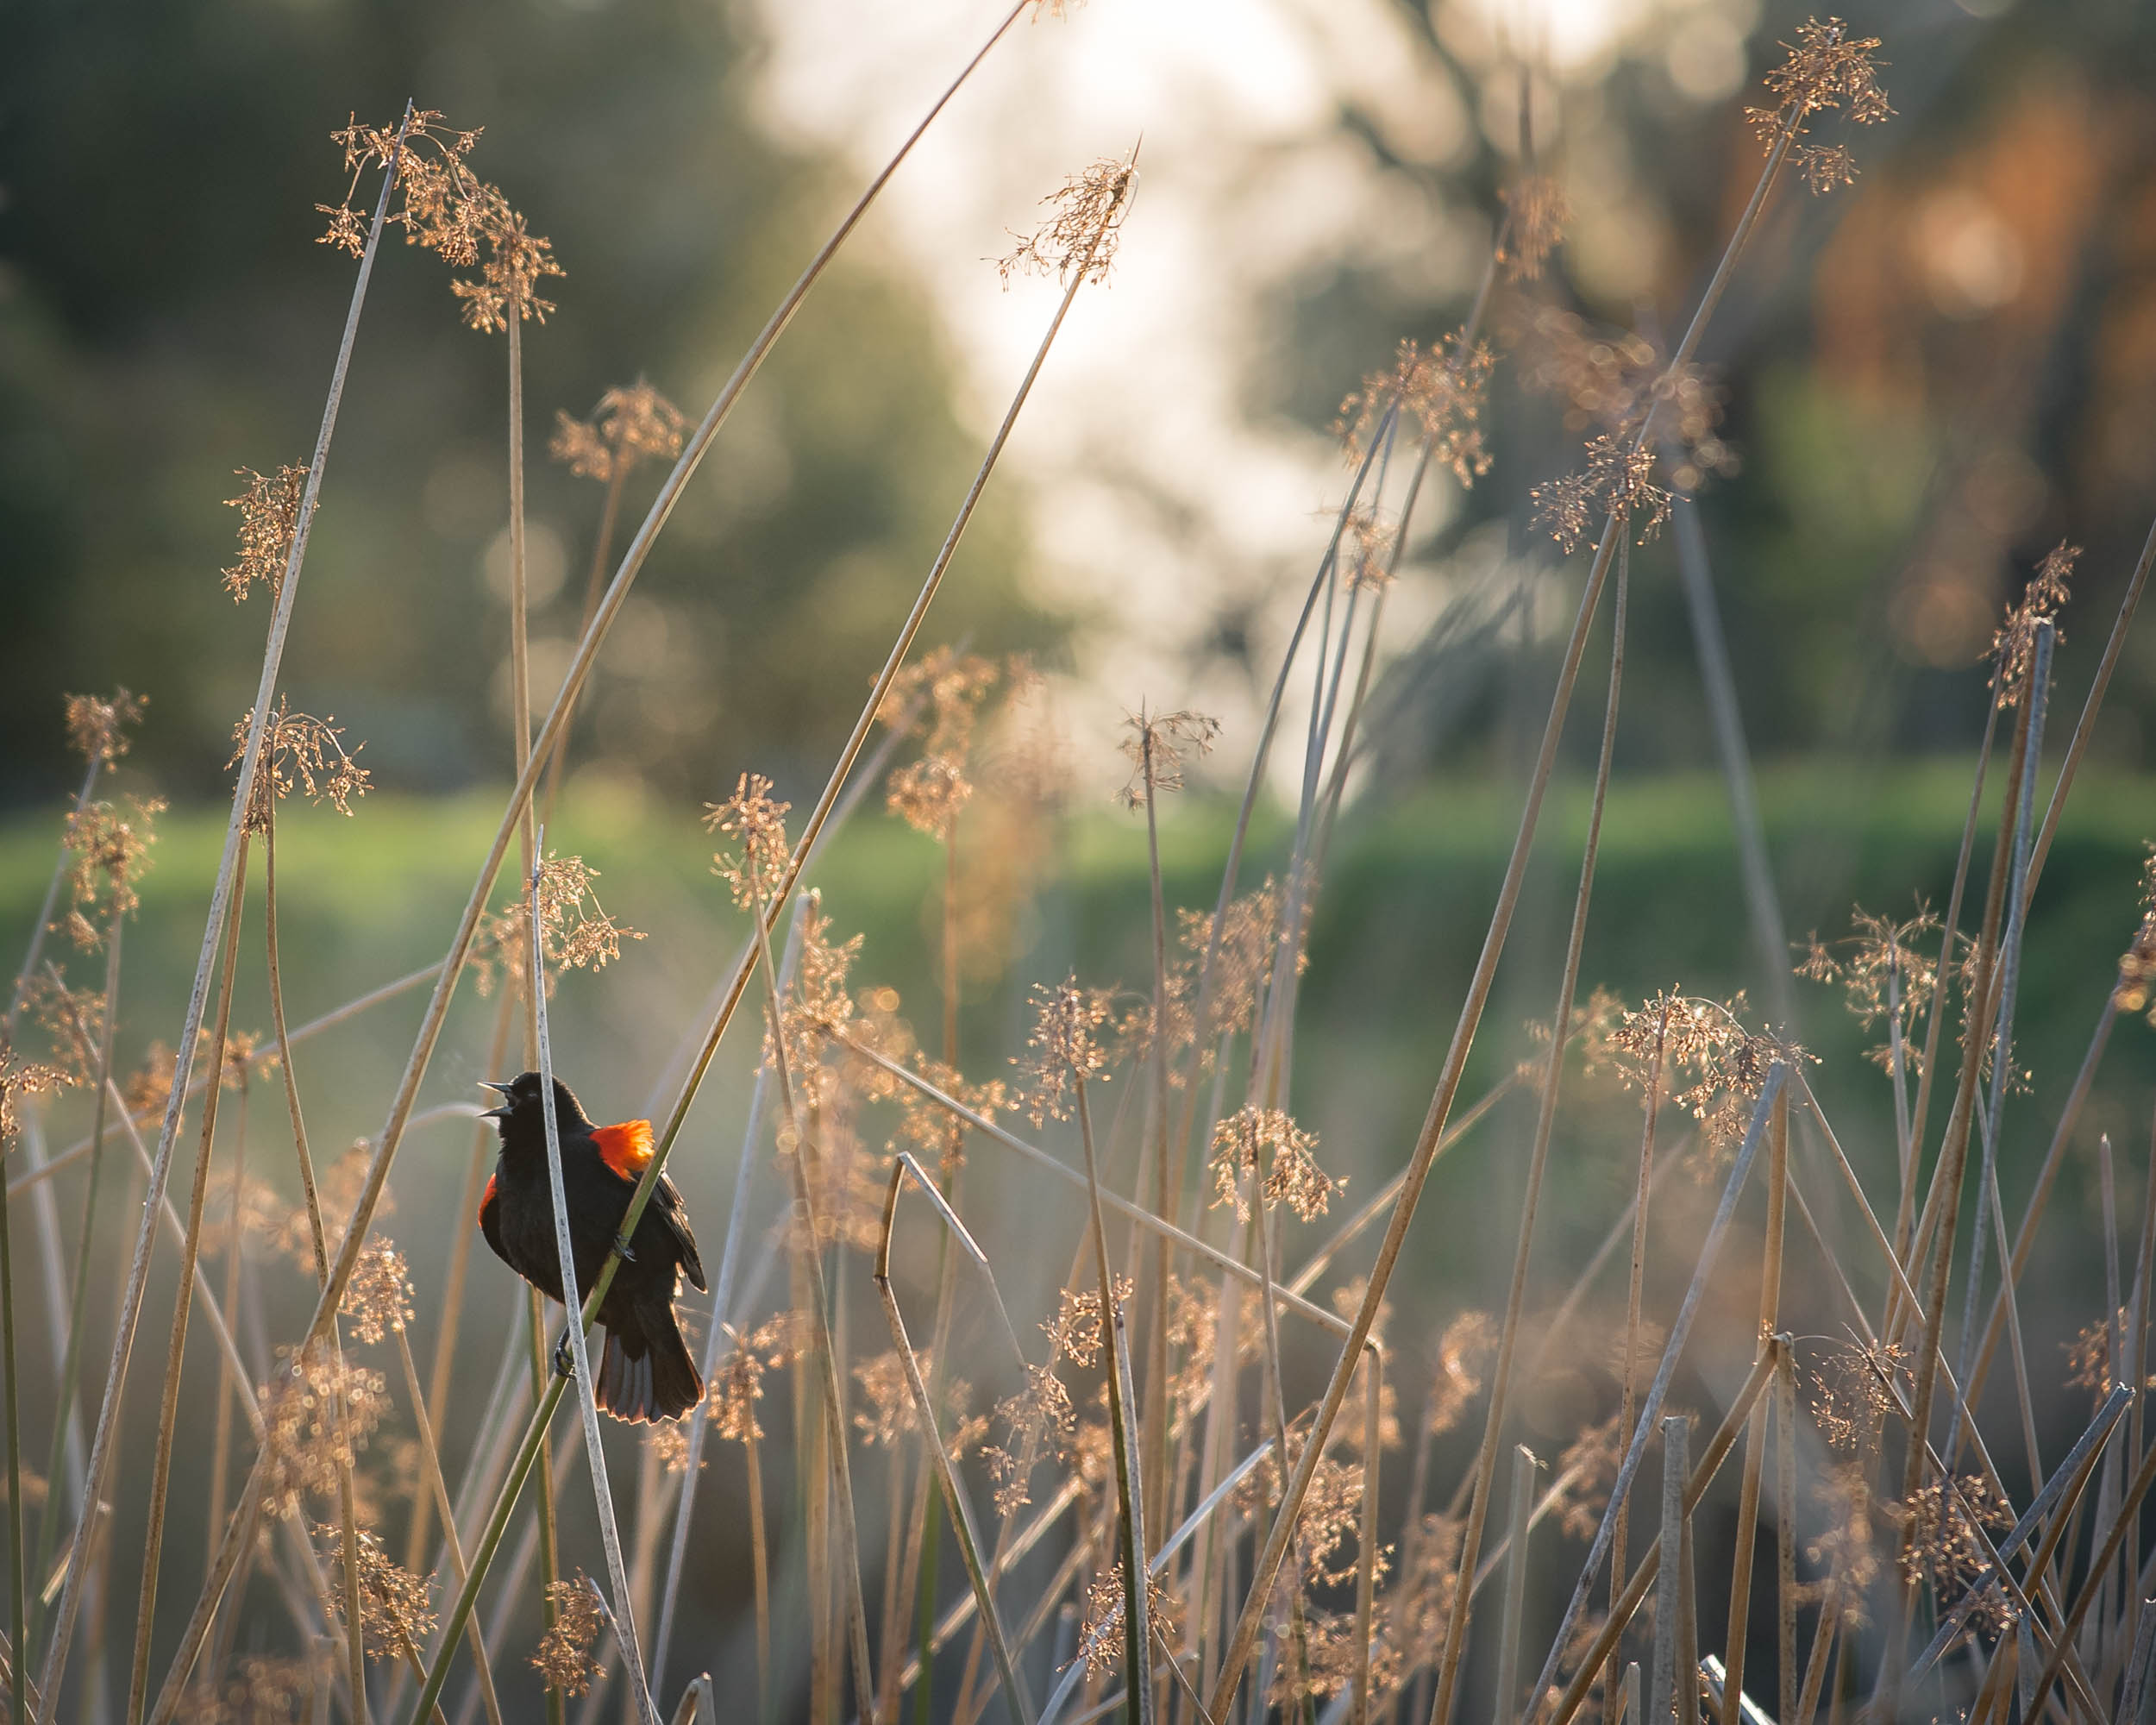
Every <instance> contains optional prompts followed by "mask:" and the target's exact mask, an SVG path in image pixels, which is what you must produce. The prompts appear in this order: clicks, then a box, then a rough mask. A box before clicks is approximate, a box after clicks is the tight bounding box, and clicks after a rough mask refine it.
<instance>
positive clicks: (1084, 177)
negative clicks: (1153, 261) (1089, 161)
mask: <svg viewBox="0 0 2156 1725" xmlns="http://www.w3.org/2000/svg"><path fill="white" fill-rule="evenodd" d="M1137 185H1138V170H1137V168H1135V167H1134V166H1131V164H1130V163H1129V162H1126V161H1098V162H1095V163H1094V165H1093V166H1091V167H1089V168H1087V170H1086V171H1085V172H1084V173H1080V174H1075V175H1073V176H1072V177H1071V178H1070V179H1067V180H1065V181H1064V182H1063V185H1062V189H1061V190H1060V191H1051V192H1050V193H1049V194H1048V196H1047V197H1045V198H1043V199H1041V202H1042V203H1043V204H1046V205H1047V206H1048V207H1049V210H1050V216H1049V218H1048V220H1047V221H1046V222H1044V223H1042V225H1041V226H1040V227H1038V228H1037V229H1034V231H1033V232H1032V233H1031V234H1018V233H1015V232H1014V233H1013V234H1012V235H1011V237H1012V239H1014V240H1016V241H1017V242H1018V245H1017V247H1016V248H1015V249H1013V250H1012V251H1011V252H1010V253H1009V254H1006V256H1004V257H1003V258H1001V259H1000V260H998V262H997V264H996V273H997V274H998V275H999V276H1000V277H1001V278H1002V279H1003V285H1005V286H1006V287H1008V286H1010V285H1011V279H1012V277H1013V276H1017V275H1052V276H1054V277H1056V279H1057V280H1059V281H1062V282H1064V283H1066V284H1068V283H1069V280H1070V279H1071V277H1072V275H1073V273H1076V274H1077V275H1078V276H1079V278H1080V279H1081V280H1084V281H1088V282H1096V283H1097V282H1105V281H1106V280H1107V279H1108V270H1109V267H1110V266H1111V265H1112V264H1113V263H1114V261H1115V254H1116V248H1117V246H1118V245H1119V243H1120V242H1121V240H1122V236H1123V223H1124V221H1125V218H1126V217H1127V216H1129V215H1130V213H1131V191H1133V190H1134V189H1135V188H1136V186H1137Z"/></svg>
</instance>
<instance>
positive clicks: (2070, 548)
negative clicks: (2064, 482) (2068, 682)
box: [1991, 539, 2081, 712]
mask: <svg viewBox="0 0 2156 1725" xmlns="http://www.w3.org/2000/svg"><path fill="white" fill-rule="evenodd" d="M2080 555H2081V547H2080V546H2078V545H2069V544H2068V543H2066V542H2065V540H2063V539H2062V540H2060V541H2059V543H2058V544H2056V545H2054V546H2053V547H2052V549H2050V550H2048V551H2046V553H2045V554H2044V561H2042V562H2041V563H2040V564H2038V565H2037V567H2036V574H2034V576H2033V577H2032V578H2031V579H2030V580H2029V584H2028V587H2027V588H2026V589H2024V590H2023V592H2022V593H2021V603H2020V604H2019V605H2012V606H2009V608H2008V611H2007V613H2006V617H2005V618H2004V620H2002V622H2001V623H2000V624H1999V627H1998V630H1997V632H1996V634H1994V635H1993V636H1992V637H1991V693H1992V697H1993V699H1996V701H1997V703H1998V706H1999V711H2000V712H2005V711H2007V710H2008V709H2009V707H2013V706H2019V705H2020V704H2021V685H2022V684H2023V683H2024V682H2026V681H2028V668H2029V662H2030V660H2031V658H2032V657H2033V656H2034V654H2035V651H2036V630H2037V628H2038V626H2039V625H2040V624H2046V623H2049V624H2053V626H2054V632H2055V630H2056V620H2057V618H2058V616H2059V612H2060V611H2061V610H2063V609H2064V608H2065V603H2066V587H2067V583H2068V582H2069V581H2070V580H2072V578H2073V572H2074V563H2075V561H2077V560H2078V558H2079V557H2080ZM2055 638H2056V639H2057V640H2059V641H2063V640H2065V636H2063V635H2056V634H2055Z"/></svg>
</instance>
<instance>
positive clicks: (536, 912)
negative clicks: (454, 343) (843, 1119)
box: [510, 323, 659, 1725]
mask: <svg viewBox="0 0 2156 1725" xmlns="http://www.w3.org/2000/svg"><path fill="white" fill-rule="evenodd" d="M510 328H511V330H512V331H513V330H514V329H515V328H516V325H515V324H514V323H511V326H510ZM526 881H527V883H528V886H529V890H530V899H531V919H530V936H531V939H530V946H529V947H528V948H527V950H526V956H525V965H526V969H525V975H526V978H527V979H528V988H527V998H528V999H529V1000H530V1001H531V1007H532V1012H533V1013H534V1015H535V1017H536V1020H537V1023H536V1031H537V1041H538V1044H539V1096H540V1103H541V1107H542V1113H543V1115H544V1118H545V1120H546V1127H547V1184H548V1193H549V1195H550V1196H551V1197H552V1199H553V1203H554V1245H555V1251H556V1252H557V1253H558V1254H559V1255H560V1258H561V1286H562V1287H563V1288H564V1289H573V1290H575V1292H576V1293H577V1294H578V1295H581V1292H582V1290H581V1289H579V1288H578V1285H577V1275H576V1245H575V1243H574V1241H573V1240H572V1239H571V1238H570V1235H569V1209H568V1196H567V1187H566V1186H565V1185H564V1184H563V1180H562V1174H561V1121H560V1120H559V1119H557V1118H556V1114H555V1105H554V1044H553V1040H552V1038H550V1037H549V1036H548V1033H547V950H546V931H545V927H544V923H543V915H544V913H543V911H542V906H541V896H542V895H541V893H540V885H541V881H540V870H539V865H538V864H537V863H536V862H535V863H534V865H533V867H532V870H531V873H530V875H528V876H526ZM627 1233H628V1231H627V1230H624V1235H623V1238H624V1239H626V1238H627ZM575 1303H576V1302H575V1301H572V1302H571V1306H572V1308H573V1306H574V1304H575ZM572 1318H573V1309H572ZM563 1333H564V1335H565V1336H566V1338H567V1341H568V1345H569V1352H570V1356H571V1358H573V1360H574V1361H575V1363H576V1369H575V1381H576V1400H577V1408H578V1411H579V1413H580V1414H581V1415H582V1416H583V1421H584V1458H585V1462H586V1465H587V1466H588V1467H589V1468H590V1469H591V1473H592V1501H593V1502H594V1503H595V1504H596V1505H597V1507H598V1510H599V1543H600V1546H601V1547H602V1548H603V1549H604V1550H605V1553H606V1574H607V1579H608V1580H609V1581H610V1582H611V1584H612V1587H613V1596H612V1598H611V1601H610V1602H609V1609H610V1610H611V1615H612V1617H613V1621H614V1634H615V1638H616V1640H617V1641H618V1642H619V1644H620V1647H621V1654H622V1664H623V1665H624V1668H625V1669H626V1670H627V1671H628V1672H629V1685H630V1695H631V1697H633V1698H634V1699H635V1701H636V1716H637V1717H638V1718H639V1719H641V1720H642V1722H643V1725H658V1722H659V1709H658V1708H657V1707H656V1706H655V1705H654V1704H653V1702H652V1699H651V1691H650V1690H649V1688H648V1687H647V1686H646V1685H645V1683H644V1669H643V1653H642V1649H641V1648H640V1647H639V1646H638V1645H637V1640H636V1620H635V1618H634V1617H633V1616H632V1615H630V1611H629V1609H628V1607H629V1572H628V1570H627V1569H626V1568H625V1567H624V1565H623V1562H622V1548H621V1530H620V1528H619V1527H617V1526H616V1525H615V1521H614V1495H613V1490H612V1488H611V1486H610V1485H609V1484H608V1483H607V1474H606V1450H605V1445H604V1444H603V1443H602V1442H601V1441H600V1438H599V1400H598V1394H597V1391H596V1389H594V1387H593V1383H592V1358H591V1352H590V1350H589V1349H588V1348H587V1347H586V1346H585V1341H584V1326H583V1325H582V1324H580V1323H577V1322H574V1321H571V1322H569V1323H567V1324H566V1325H564V1326H563Z"/></svg>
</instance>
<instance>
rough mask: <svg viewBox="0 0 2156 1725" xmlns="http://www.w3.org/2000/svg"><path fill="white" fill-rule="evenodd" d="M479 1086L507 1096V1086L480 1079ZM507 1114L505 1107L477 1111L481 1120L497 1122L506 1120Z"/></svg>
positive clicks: (507, 1110) (489, 1079)
mask: <svg viewBox="0 0 2156 1725" xmlns="http://www.w3.org/2000/svg"><path fill="white" fill-rule="evenodd" d="M479 1084H480V1086H481V1088H485V1089H488V1090H498V1091H499V1092H500V1093H501V1094H502V1095H505V1096H506V1095H508V1094H509V1086H508V1085H506V1084H503V1083H498V1082H496V1081H495V1080H493V1079H492V1078H482V1079H480V1080H479ZM508 1113H509V1109H508V1108H507V1107H499V1108H481V1109H480V1110H479V1119H481V1120H503V1119H505V1118H507V1116H508Z"/></svg>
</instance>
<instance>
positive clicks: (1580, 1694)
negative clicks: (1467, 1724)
mask: <svg viewBox="0 0 2156 1725" xmlns="http://www.w3.org/2000/svg"><path fill="white" fill-rule="evenodd" d="M1788 1348H1789V1338H1788V1337H1787V1336H1769V1337H1768V1338H1767V1339H1766V1340H1765V1344H1764V1346H1762V1347H1761V1348H1760V1350H1759V1357H1758V1358H1757V1359H1755V1360H1754V1361H1753V1362H1752V1372H1751V1375H1750V1376H1749V1377H1746V1378H1745V1383H1744V1387H1743V1388H1742V1389H1739V1391H1738V1392H1737V1398H1736V1400H1735V1401H1733V1402H1731V1403H1730V1404H1729V1411H1728V1412H1727V1414H1725V1415H1722V1422H1721V1424H1720V1427H1717V1428H1716V1430H1715V1433H1714V1436H1713V1437H1712V1438H1711V1439H1710V1440H1708V1445H1707V1448H1706V1449H1705V1451H1704V1452H1702V1454H1701V1456H1700V1459H1699V1465H1698V1466H1696V1467H1695V1468H1694V1469H1693V1470H1692V1471H1691V1475H1690V1477H1689V1479H1688V1480H1687V1482H1686V1484H1685V1486H1684V1494H1683V1513H1684V1514H1685V1515H1690V1514H1691V1512H1692V1511H1693V1510H1694V1509H1697V1508H1698V1507H1699V1502H1700V1500H1701V1499H1702V1497H1704V1496H1706V1495H1707V1488H1708V1486H1709V1485H1711V1484H1713V1483H1714V1476H1715V1475H1716V1474H1717V1473H1718V1472H1720V1470H1721V1465H1722V1463H1723V1462H1724V1461H1726V1460H1727V1459H1728V1457H1729V1454H1730V1452H1731V1451H1733V1449H1735V1448H1736V1446H1737V1434H1738V1433H1739V1432H1741V1431H1743V1430H1744V1428H1745V1424H1746V1422H1747V1421H1750V1419H1751V1418H1752V1408H1754V1407H1756V1406H1757V1405H1758V1400H1759V1397H1760V1396H1763V1395H1764V1394H1765V1393H1766V1390H1767V1387H1768V1386H1769V1385H1770V1384H1771V1383H1772V1382H1773V1381H1774V1373H1775V1364H1776V1361H1777V1358H1779V1357H1780V1356H1781V1355H1782V1354H1783V1352H1786V1351H1787V1350H1788ZM1671 1417H1672V1418H1675V1417H1677V1416H1675V1415H1672V1416H1671ZM1635 1452H1636V1453H1637V1452H1644V1440H1643V1441H1642V1442H1641V1443H1640V1444H1639V1445H1635ZM1622 1483H1624V1482H1622V1481H1621V1480H1620V1484H1622ZM1661 1565H1662V1552H1661V1548H1660V1546H1649V1547H1648V1548H1647V1550H1646V1552H1645V1554H1644V1555H1643V1556H1642V1557H1641V1558H1640V1559H1639V1567H1638V1568H1637V1569H1635V1570H1633V1572H1632V1579H1631V1580H1630V1581H1628V1582H1626V1584H1625V1590H1624V1591H1623V1592H1622V1593H1621V1594H1620V1595H1619V1596H1617V1599H1616V1601H1615V1603H1613V1604H1612V1605H1611V1606H1610V1608H1609V1615H1608V1616H1607V1617H1606V1618H1604V1619H1603V1620H1602V1627H1601V1629H1600V1630H1599V1631H1597V1632H1596V1634H1595V1639H1594V1640H1593V1641H1592V1642H1591V1643H1589V1647H1588V1649H1587V1653H1586V1656H1585V1657H1584V1658H1583V1659H1581V1661H1580V1663H1579V1668H1578V1669H1577V1670H1576V1671H1575V1672H1573V1674H1572V1680H1571V1682H1570V1683H1569V1684H1566V1685H1565V1688H1564V1692H1563V1693H1562V1694H1561V1695H1559V1696H1558V1697H1557V1703H1556V1705H1555V1706H1554V1707H1553V1708H1552V1709H1551V1712H1550V1715H1549V1717H1548V1719H1547V1720H1546V1721H1545V1722H1544V1725H1570V1722H1571V1721H1572V1719H1573V1717H1574V1716H1576V1714H1577V1713H1578V1712H1579V1710H1580V1709H1581V1707H1582V1706H1583V1705H1584V1704H1585V1703H1586V1701H1587V1697H1588V1692H1589V1691H1590V1690H1592V1689H1593V1688H1594V1686H1595V1677H1596V1676H1597V1674H1598V1673H1599V1672H1601V1669H1602V1668H1603V1666H1604V1665H1607V1664H1608V1659H1609V1655H1610V1652H1611V1650H1612V1649H1613V1648H1614V1647H1616V1646H1617V1644H1618V1642H1619V1641H1620V1639H1622V1637H1623V1635H1624V1633H1625V1630H1626V1628H1627V1627H1628V1626H1629V1625H1630V1624H1631V1622H1632V1619H1633V1614H1634V1613H1635V1612H1637V1611H1638V1610H1639V1606H1640V1603H1641V1602H1642V1601H1643V1600H1645V1598H1646V1596H1647V1590H1648V1589H1649V1588H1650V1587H1651V1586H1653V1585H1654V1583H1655V1578H1656V1577H1657V1576H1658V1573H1659V1572H1660V1570H1661ZM1588 1574H1589V1580H1590V1581H1591V1580H1592V1579H1593V1571H1592V1570H1591V1569H1590V1570H1589V1572H1588ZM1570 1633H1571V1631H1570V1626H1569V1625H1568V1626H1567V1628H1566V1630H1565V1634H1566V1635H1569V1634H1570ZM1557 1645H1558V1647H1559V1648H1562V1647H1563V1646H1564V1636H1559V1637H1558V1641H1557ZM1554 1659H1555V1656H1554V1654H1553V1655H1552V1665H1554ZM1553 1675H1554V1671H1553V1669H1545V1672H1544V1675H1543V1677H1542V1678H1540V1679H1539V1681H1538V1683H1537V1684H1536V1686H1535V1688H1534V1690H1533V1691H1532V1693H1533V1694H1534V1695H1535V1696H1537V1697H1540V1696H1542V1695H1545V1694H1547V1693H1548V1692H1549V1685H1550V1680H1551V1677H1552V1676H1553ZM1537 1704H1539V1703H1537ZM1530 1717H1532V1715H1530ZM1659 1717H1660V1716H1659V1715H1656V1718H1657V1719H1659Z"/></svg>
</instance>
